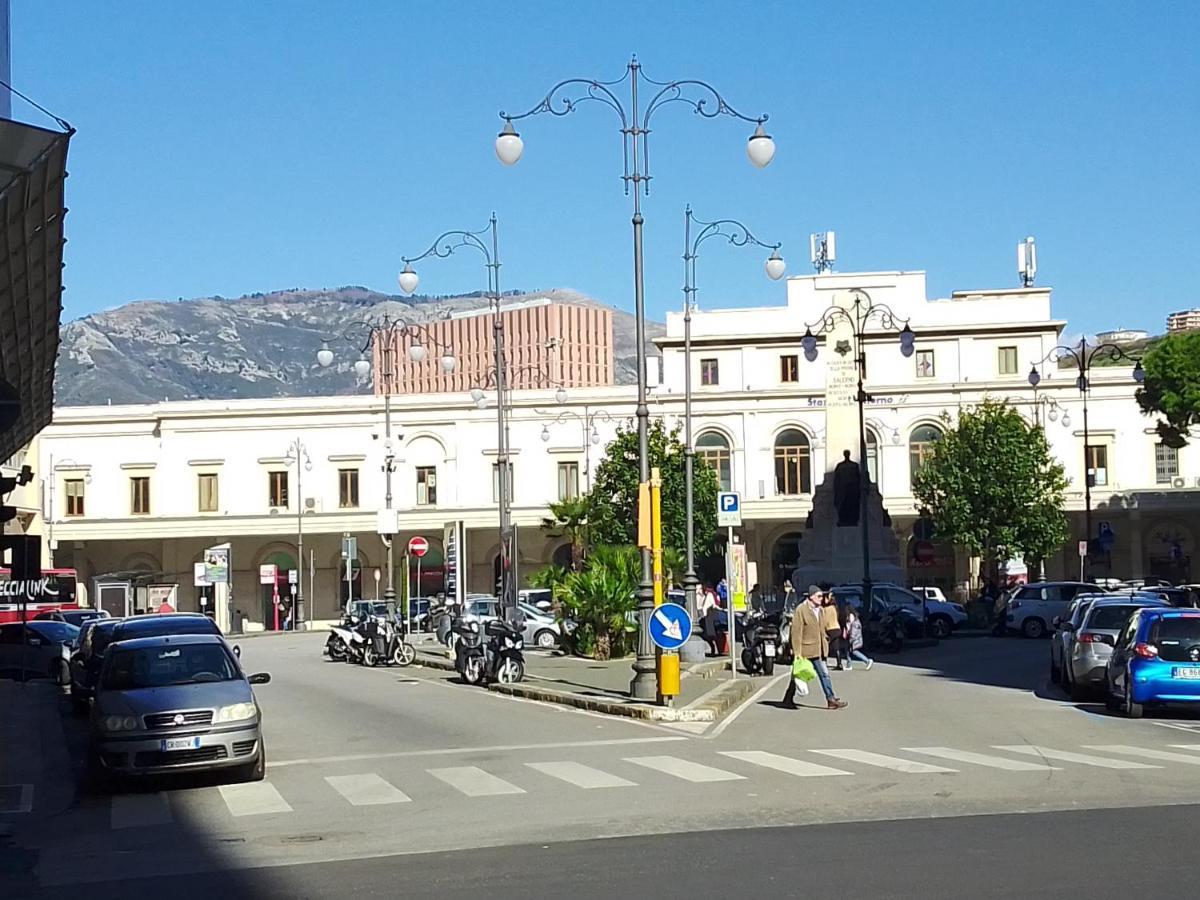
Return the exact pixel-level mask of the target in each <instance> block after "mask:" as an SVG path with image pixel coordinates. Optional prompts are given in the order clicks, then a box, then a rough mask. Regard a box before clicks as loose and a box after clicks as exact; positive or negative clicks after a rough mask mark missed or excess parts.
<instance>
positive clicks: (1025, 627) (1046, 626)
mask: <svg viewBox="0 0 1200 900" xmlns="http://www.w3.org/2000/svg"><path fill="white" fill-rule="evenodd" d="M1080 593H1084V594H1102V593H1104V591H1102V590H1101V589H1100V587H1099V586H1098V585H1095V584H1089V583H1086V582H1082V581H1039V582H1036V583H1034V584H1024V585H1021V587H1019V588H1017V590H1016V591H1015V592H1014V593H1013V595H1012V597H1011V598H1009V601H1008V607H1007V611H1006V612H1005V618H1006V627H1007V629H1008V630H1009V631H1019V632H1020V633H1021V634H1023V635H1025V637H1027V638H1040V637H1045V635H1046V634H1047V633H1048V632H1049V630H1050V623H1051V622H1053V621H1054V617H1055V616H1058V617H1059V618H1062V616H1063V614H1064V613H1065V612H1066V611H1067V607H1069V606H1070V605H1071V601H1072V600H1074V599H1075V595H1076V594H1080Z"/></svg>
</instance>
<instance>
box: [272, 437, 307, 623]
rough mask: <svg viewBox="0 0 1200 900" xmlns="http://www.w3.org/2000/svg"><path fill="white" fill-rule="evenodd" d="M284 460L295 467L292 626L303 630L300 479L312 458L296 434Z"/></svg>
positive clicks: (302, 534) (302, 552)
mask: <svg viewBox="0 0 1200 900" xmlns="http://www.w3.org/2000/svg"><path fill="white" fill-rule="evenodd" d="M284 460H285V461H286V462H287V464H288V467H289V468H290V467H291V466H293V465H294V466H295V467H296V616H295V621H294V622H293V624H292V628H293V629H294V630H296V631H303V630H304V576H303V575H302V574H301V573H303V572H304V489H303V487H302V484H301V480H302V479H303V477H304V473H305V472H311V471H312V458H311V457H310V456H309V455H308V448H307V447H306V446H304V441H302V440H300V437H299V436H298V435H297V437H296V439H295V440H293V441H292V442H291V443H290V444H288V452H287V456H285V457H284ZM276 594H278V592H276Z"/></svg>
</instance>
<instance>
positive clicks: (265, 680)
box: [246, 672, 271, 684]
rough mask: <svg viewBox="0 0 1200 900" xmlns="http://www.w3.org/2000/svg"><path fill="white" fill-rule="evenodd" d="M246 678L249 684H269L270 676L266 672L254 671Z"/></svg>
mask: <svg viewBox="0 0 1200 900" xmlns="http://www.w3.org/2000/svg"><path fill="white" fill-rule="evenodd" d="M246 680H247V681H248V682H250V683H251V684H270V683H271V676H270V674H269V673H267V672H256V673H254V674H253V675H251V676H250V677H249V678H247V679H246Z"/></svg>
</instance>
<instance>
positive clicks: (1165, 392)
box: [1137, 331, 1200, 448]
mask: <svg viewBox="0 0 1200 900" xmlns="http://www.w3.org/2000/svg"><path fill="white" fill-rule="evenodd" d="M1142 365H1143V367H1144V368H1145V370H1146V380H1145V382H1144V384H1143V386H1142V387H1141V388H1140V389H1139V390H1138V392H1137V402H1138V405H1139V406H1140V407H1141V408H1142V412H1143V413H1144V414H1145V415H1147V416H1153V415H1157V416H1160V418H1159V420H1158V434H1159V436H1160V437H1161V438H1162V440H1163V443H1164V444H1166V445H1167V446H1169V447H1176V448H1179V447H1182V446H1183V445H1184V444H1186V443H1187V438H1188V432H1189V431H1190V430H1191V429H1192V428H1193V427H1195V426H1197V425H1200V331H1182V332H1176V333H1174V334H1168V335H1167V336H1166V337H1164V338H1163V339H1162V341H1161V342H1160V343H1158V344H1157V345H1156V346H1155V347H1153V348H1152V349H1151V350H1149V351H1148V352H1147V353H1146V357H1145V359H1143V360H1142Z"/></svg>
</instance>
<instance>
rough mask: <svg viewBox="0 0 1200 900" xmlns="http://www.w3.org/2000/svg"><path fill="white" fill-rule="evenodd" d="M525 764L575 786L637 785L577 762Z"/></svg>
mask: <svg viewBox="0 0 1200 900" xmlns="http://www.w3.org/2000/svg"><path fill="white" fill-rule="evenodd" d="M525 765H527V766H528V767H529V768H531V769H533V770H534V771H536V772H541V773H542V774H543V775H549V776H550V777H551V778H557V779H559V780H560V781H565V782H567V784H573V785H575V787H581V788H588V789H591V788H611V787H637V784H636V783H634V782H632V781H626V780H625V779H624V778H618V777H617V776H616V775H610V774H609V773H608V772H602V771H600V770H599V769H593V768H592V767H591V766H585V765H583V764H581V763H577V762H544V763H525Z"/></svg>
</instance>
